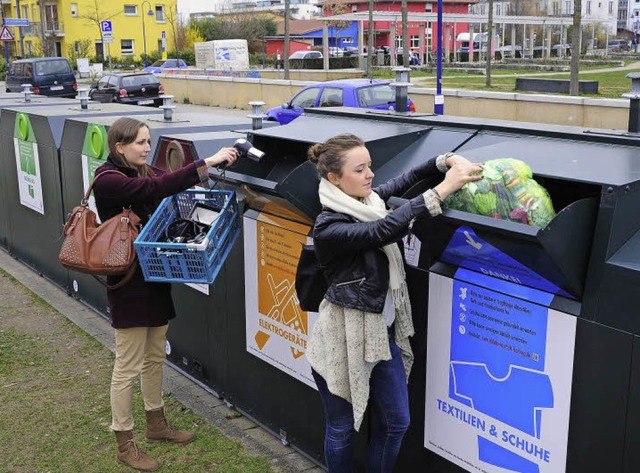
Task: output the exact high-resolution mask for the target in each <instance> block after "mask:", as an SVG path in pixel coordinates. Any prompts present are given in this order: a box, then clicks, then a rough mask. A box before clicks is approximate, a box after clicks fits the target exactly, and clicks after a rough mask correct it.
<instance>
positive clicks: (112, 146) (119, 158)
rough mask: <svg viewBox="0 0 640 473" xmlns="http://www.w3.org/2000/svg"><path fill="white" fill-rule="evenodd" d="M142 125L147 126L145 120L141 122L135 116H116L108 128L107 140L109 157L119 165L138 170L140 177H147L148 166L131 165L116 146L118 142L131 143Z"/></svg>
mask: <svg viewBox="0 0 640 473" xmlns="http://www.w3.org/2000/svg"><path fill="white" fill-rule="evenodd" d="M142 127H147V128H149V126H148V125H147V124H146V123H145V122H141V121H140V120H136V119H135V118H130V117H122V118H118V119H117V120H116V121H115V122H113V124H112V125H111V127H110V128H109V133H108V134H107V142H108V144H109V157H110V158H111V159H113V161H115V162H116V163H118V164H119V165H120V166H124V167H129V168H134V169H135V170H136V171H138V176H140V177H147V176H148V175H149V167H148V166H147V165H146V164H144V165H142V166H133V165H131V164H130V163H129V162H128V161H127V160H126V158H125V157H124V155H123V154H122V153H118V149H117V147H116V144H117V143H120V144H121V145H128V144H130V143H133V142H134V141H135V140H136V138H137V137H138V132H139V131H140V129H141V128H142Z"/></svg>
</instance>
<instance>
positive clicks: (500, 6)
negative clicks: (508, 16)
mask: <svg viewBox="0 0 640 473" xmlns="http://www.w3.org/2000/svg"><path fill="white" fill-rule="evenodd" d="M501 15H502V4H501V3H498V4H497V5H496V16H501Z"/></svg>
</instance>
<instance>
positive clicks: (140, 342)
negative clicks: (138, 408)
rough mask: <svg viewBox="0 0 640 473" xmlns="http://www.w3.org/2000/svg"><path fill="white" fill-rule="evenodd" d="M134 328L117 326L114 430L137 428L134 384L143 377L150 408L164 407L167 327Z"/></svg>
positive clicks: (114, 369)
mask: <svg viewBox="0 0 640 473" xmlns="http://www.w3.org/2000/svg"><path fill="white" fill-rule="evenodd" d="M168 328H169V325H168V324H167V325H163V326H162V327H134V328H125V329H116V361H115V364H114V366H113V375H112V376H111V421H112V422H111V430H115V431H124V430H132V429H133V414H132V408H131V404H132V401H133V383H134V382H135V380H136V378H138V376H140V387H141V388H142V397H143V399H144V408H145V410H147V411H150V410H153V409H159V408H160V407H163V406H164V402H163V401H162V368H163V363H164V359H165V347H166V342H167V329H168Z"/></svg>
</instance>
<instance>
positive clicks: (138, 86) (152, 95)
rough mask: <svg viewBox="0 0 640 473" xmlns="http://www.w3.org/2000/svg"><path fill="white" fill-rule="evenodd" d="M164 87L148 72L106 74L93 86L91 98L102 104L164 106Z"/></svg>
mask: <svg viewBox="0 0 640 473" xmlns="http://www.w3.org/2000/svg"><path fill="white" fill-rule="evenodd" d="M163 94H164V87H163V86H162V84H161V83H160V80H159V79H158V78H157V77H156V76H155V75H153V74H151V73H148V72H142V73H131V74H105V75H104V76H102V77H101V78H100V80H99V81H98V83H97V84H91V90H90V91H89V97H91V99H92V100H95V101H97V102H102V103H108V102H118V103H126V104H129V105H149V106H155V107H159V106H160V105H162V95H163Z"/></svg>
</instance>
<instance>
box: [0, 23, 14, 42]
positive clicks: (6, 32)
mask: <svg viewBox="0 0 640 473" xmlns="http://www.w3.org/2000/svg"><path fill="white" fill-rule="evenodd" d="M15 40H16V39H15V38H14V36H13V33H12V32H11V30H10V29H9V28H7V27H6V26H3V27H2V30H0V41H15Z"/></svg>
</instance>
